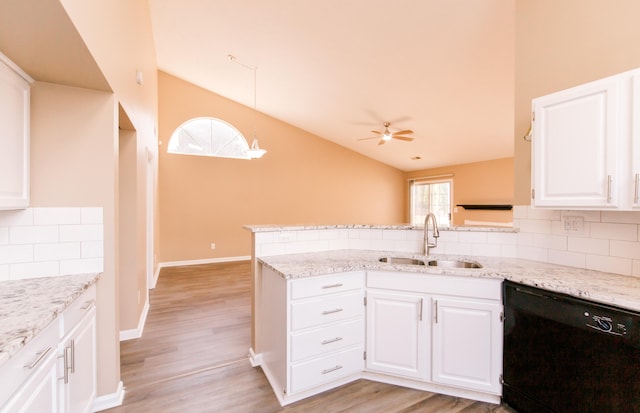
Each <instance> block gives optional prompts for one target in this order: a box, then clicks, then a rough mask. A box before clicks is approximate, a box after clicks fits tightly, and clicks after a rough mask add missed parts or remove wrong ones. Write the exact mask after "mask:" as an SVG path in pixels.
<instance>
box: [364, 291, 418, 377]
mask: <svg viewBox="0 0 640 413" xmlns="http://www.w3.org/2000/svg"><path fill="white" fill-rule="evenodd" d="M429 309H430V299H429V298H428V297H426V296H423V295H414V294H404V293H396V294H392V293H386V292H385V293H383V292H377V291H369V292H368V293H367V330H366V331H367V332H366V334H367V362H366V368H367V369H368V370H371V371H376V372H381V373H389V374H394V375H398V376H405V377H411V378H418V379H426V378H427V372H428V371H429V358H428V355H429V353H430V349H429V329H428V328H427V327H426V326H427V323H428V320H429Z"/></svg>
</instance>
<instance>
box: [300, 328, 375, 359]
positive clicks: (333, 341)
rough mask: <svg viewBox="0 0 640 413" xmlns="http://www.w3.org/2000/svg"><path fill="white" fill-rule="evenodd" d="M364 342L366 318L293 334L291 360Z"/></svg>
mask: <svg viewBox="0 0 640 413" xmlns="http://www.w3.org/2000/svg"><path fill="white" fill-rule="evenodd" d="M363 343H364V319H362V318H359V319H356V320H353V321H349V322H346V323H340V324H334V325H331V326H328V327H324V328H320V329H317V330H311V331H307V332H305V333H299V334H292V335H291V361H292V362H295V361H299V360H302V359H305V358H309V357H314V356H319V355H322V354H326V353H330V352H332V351H337V350H342V349H344V348H347V347H351V346H354V345H361V346H362V345H363Z"/></svg>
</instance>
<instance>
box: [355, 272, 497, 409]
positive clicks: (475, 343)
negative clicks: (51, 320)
mask: <svg viewBox="0 0 640 413" xmlns="http://www.w3.org/2000/svg"><path fill="white" fill-rule="evenodd" d="M501 286H502V280H501V279H489V278H476V277H459V276H454V275H436V274H421V273H404V272H391V271H369V272H368V273H367V324H366V325H367V330H366V334H367V361H366V369H367V371H368V372H372V373H376V376H375V378H376V379H382V381H385V380H384V377H383V376H380V375H379V374H378V373H383V374H386V375H389V376H393V377H397V378H400V379H412V380H410V381H402V382H398V381H391V382H394V383H396V384H404V385H408V386H411V387H415V388H421V389H428V390H432V391H439V392H447V393H448V394H454V395H461V396H463V397H469V398H478V399H483V400H487V401H497V400H499V396H500V395H501V393H502V387H501V383H500V375H501V374H502V294H501ZM423 384H424V385H423ZM429 386H431V387H429ZM483 395H488V397H487V398H486V399H485V398H484V396H483Z"/></svg>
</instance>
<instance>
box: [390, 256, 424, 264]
mask: <svg viewBox="0 0 640 413" xmlns="http://www.w3.org/2000/svg"><path fill="white" fill-rule="evenodd" d="M378 261H380V262H386V263H388V264H405V265H425V263H424V260H419V259H415V258H404V257H382V258H380V259H379V260H378Z"/></svg>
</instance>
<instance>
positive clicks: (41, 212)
mask: <svg viewBox="0 0 640 413" xmlns="http://www.w3.org/2000/svg"><path fill="white" fill-rule="evenodd" d="M103 232H104V229H103V218H102V208H97V207H95V208H94V207H90V208H76V207H73V208H27V209H23V210H12V211H0V281H3V280H18V279H25V278H34V277H55V276H60V275H69V274H82V273H93V272H101V271H103V268H104V259H103V257H104V244H103V236H104V235H103Z"/></svg>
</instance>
